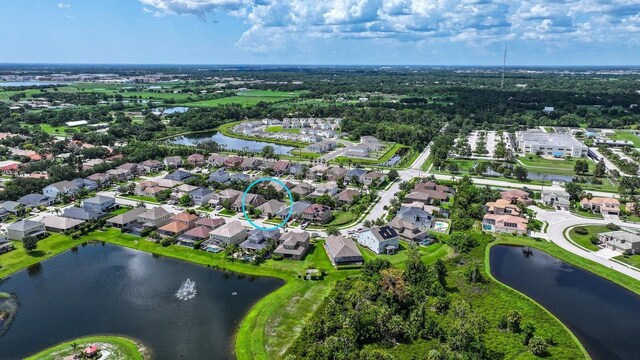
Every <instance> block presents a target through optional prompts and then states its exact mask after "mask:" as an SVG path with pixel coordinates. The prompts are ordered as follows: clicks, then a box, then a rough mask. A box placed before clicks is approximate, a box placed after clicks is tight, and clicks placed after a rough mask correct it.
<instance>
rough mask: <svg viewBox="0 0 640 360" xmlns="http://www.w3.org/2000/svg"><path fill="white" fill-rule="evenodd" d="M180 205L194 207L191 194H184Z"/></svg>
mask: <svg viewBox="0 0 640 360" xmlns="http://www.w3.org/2000/svg"><path fill="white" fill-rule="evenodd" d="M179 202H180V205H182V206H191V205H193V199H192V198H191V196H189V194H184V195H182V196H181V197H180V200H179Z"/></svg>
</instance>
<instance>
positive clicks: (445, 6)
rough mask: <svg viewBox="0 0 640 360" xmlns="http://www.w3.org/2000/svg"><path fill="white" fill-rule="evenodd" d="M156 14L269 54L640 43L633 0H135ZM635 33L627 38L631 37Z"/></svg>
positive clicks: (638, 3) (637, 5) (637, 2)
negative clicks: (329, 46)
mask: <svg viewBox="0 0 640 360" xmlns="http://www.w3.org/2000/svg"><path fill="white" fill-rule="evenodd" d="M139 1H141V2H142V3H143V4H144V5H145V6H146V7H147V8H149V9H152V11H154V12H156V14H180V15H182V14H193V15H196V16H198V17H200V18H202V19H204V18H205V17H206V14H207V13H214V12H226V13H229V14H231V15H233V16H236V17H238V18H239V19H241V20H243V21H244V22H245V23H246V24H247V25H248V27H249V28H248V30H247V31H245V33H244V34H243V35H242V36H241V38H240V39H238V42H237V46H239V47H242V48H247V49H253V50H254V51H258V52H268V51H270V50H271V49H278V48H281V47H284V46H286V45H287V44H288V43H290V42H292V41H293V42H295V41H300V39H305V38H306V39H308V38H339V39H396V40H400V41H416V42H420V43H423V42H445V41H453V42H463V43H467V44H474V46H475V45H478V44H489V43H494V42H502V41H506V40H517V39H521V40H530V41H539V42H565V43H567V42H593V41H602V42H604V41H614V40H624V41H632V42H639V41H640V40H639V39H640V36H638V35H640V0H535V1H525V0H519V1H515V0H139ZM631 34H634V35H631Z"/></svg>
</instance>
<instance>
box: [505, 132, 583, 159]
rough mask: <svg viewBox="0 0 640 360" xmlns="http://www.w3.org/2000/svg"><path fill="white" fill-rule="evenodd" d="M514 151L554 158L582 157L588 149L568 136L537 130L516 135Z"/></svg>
mask: <svg viewBox="0 0 640 360" xmlns="http://www.w3.org/2000/svg"><path fill="white" fill-rule="evenodd" d="M515 142H516V144H515V145H516V146H515V147H516V149H517V150H518V151H519V152H520V153H522V154H540V155H544V156H553V157H556V158H565V157H574V158H578V157H584V156H587V151H588V148H587V147H586V146H585V145H584V144H582V143H581V142H580V141H578V140H576V139H575V138H574V137H573V136H571V135H569V134H560V133H546V132H542V131H537V130H527V131H519V132H517V133H516V139H515Z"/></svg>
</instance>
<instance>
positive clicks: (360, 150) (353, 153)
mask: <svg viewBox="0 0 640 360" xmlns="http://www.w3.org/2000/svg"><path fill="white" fill-rule="evenodd" d="M344 156H346V157H355V158H366V157H368V156H369V148H368V147H367V146H366V145H363V144H358V145H355V146H351V147H349V148H347V150H346V151H345V152H344Z"/></svg>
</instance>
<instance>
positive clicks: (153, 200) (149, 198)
mask: <svg viewBox="0 0 640 360" xmlns="http://www.w3.org/2000/svg"><path fill="white" fill-rule="evenodd" d="M118 197H121V198H125V199H130V200H137V201H144V202H148V203H152V204H159V202H158V201H157V200H156V198H154V197H153V196H143V195H118Z"/></svg>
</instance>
